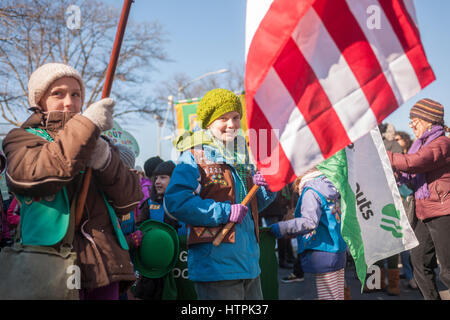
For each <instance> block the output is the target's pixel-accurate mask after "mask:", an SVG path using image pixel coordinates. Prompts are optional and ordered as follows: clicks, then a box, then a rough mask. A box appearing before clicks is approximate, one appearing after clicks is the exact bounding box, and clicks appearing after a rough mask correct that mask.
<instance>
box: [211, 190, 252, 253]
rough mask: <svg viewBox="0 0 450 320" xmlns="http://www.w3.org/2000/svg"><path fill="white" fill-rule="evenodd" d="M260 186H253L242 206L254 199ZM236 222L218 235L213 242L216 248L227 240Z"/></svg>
mask: <svg viewBox="0 0 450 320" xmlns="http://www.w3.org/2000/svg"><path fill="white" fill-rule="evenodd" d="M258 189H259V186H257V185H256V184H255V185H253V187H252V188H251V189H250V192H249V193H247V195H246V196H245V198H244V200H242V202H241V204H242V205H244V206H246V205H247V204H248V203H249V202H250V200H252V199H253V197H254V196H255V195H256V191H258ZM233 225H234V222H228V223H227V224H226V225H225V227H223V229H222V230H220V232H219V233H218V234H217V236H216V238H215V239H214V241H213V245H215V246H216V247H217V246H218V245H219V244H221V243H222V240H223V238H225V236H226V235H227V234H228V232H230V230H231V228H233Z"/></svg>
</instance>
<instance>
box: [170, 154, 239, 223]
mask: <svg viewBox="0 0 450 320" xmlns="http://www.w3.org/2000/svg"><path fill="white" fill-rule="evenodd" d="M200 190H201V185H200V172H199V169H198V165H197V163H196V162H195V160H194V156H193V155H192V153H191V152H189V151H185V152H183V153H182V154H181V156H180V158H179V159H178V165H177V166H176V167H175V169H174V170H173V172H172V176H171V178H170V182H169V185H168V186H167V189H166V192H165V194H164V206H165V210H166V211H167V212H168V213H169V214H170V215H172V216H173V217H175V218H176V219H178V220H180V221H182V222H184V223H186V224H189V225H192V226H206V227H215V226H218V225H219V224H224V223H227V222H228V218H229V215H230V211H231V203H230V202H216V201H214V200H212V199H202V198H201V197H200Z"/></svg>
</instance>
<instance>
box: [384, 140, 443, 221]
mask: <svg viewBox="0 0 450 320" xmlns="http://www.w3.org/2000/svg"><path fill="white" fill-rule="evenodd" d="M387 153H388V156H389V160H390V161H391V164H392V167H393V168H394V170H399V171H403V172H406V173H423V174H425V179H426V181H427V184H428V189H429V190H430V194H431V195H430V198H428V199H416V216H417V218H419V219H420V220H424V219H427V218H433V217H439V216H444V215H448V214H450V139H449V138H448V137H445V136H441V137H439V138H437V139H435V140H433V141H432V142H430V143H429V144H428V145H426V146H424V147H422V148H421V149H419V151H417V152H416V153H414V154H400V153H391V152H389V151H388V152H387Z"/></svg>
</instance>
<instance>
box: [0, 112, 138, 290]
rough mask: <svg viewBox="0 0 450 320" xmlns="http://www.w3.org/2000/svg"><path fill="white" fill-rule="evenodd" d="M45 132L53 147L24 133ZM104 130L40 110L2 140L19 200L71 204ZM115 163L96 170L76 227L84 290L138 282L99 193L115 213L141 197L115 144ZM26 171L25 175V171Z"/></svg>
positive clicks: (12, 186)
mask: <svg viewBox="0 0 450 320" xmlns="http://www.w3.org/2000/svg"><path fill="white" fill-rule="evenodd" d="M26 128H38V129H43V130H45V131H46V132H47V133H48V135H50V136H51V138H52V139H53V140H54V141H53V142H49V141H47V140H45V139H43V138H42V137H40V136H37V135H35V134H33V133H29V132H27V131H25V129H26ZM99 134H100V129H99V128H98V127H97V126H95V125H94V123H93V122H92V121H90V120H89V119H88V118H86V117H84V116H82V115H80V114H74V113H68V112H49V113H46V114H43V113H41V112H40V111H39V110H37V111H36V112H35V113H34V114H32V115H31V116H30V117H29V118H28V119H27V120H26V121H25V123H24V124H23V125H22V127H21V128H18V129H13V130H11V131H10V132H9V133H8V135H7V136H6V138H5V139H4V140H3V148H4V150H5V153H6V156H7V158H8V169H7V172H6V177H7V182H8V186H9V188H10V190H11V191H12V192H14V193H16V194H17V195H23V196H29V197H46V196H51V195H55V194H58V193H59V192H60V191H61V190H62V188H65V189H66V190H67V196H68V199H69V200H70V201H74V200H73V195H74V194H75V189H76V188H77V187H78V185H79V184H80V181H81V180H82V178H83V175H82V174H80V171H81V170H84V168H85V166H86V164H87V162H88V161H89V159H90V157H91V154H92V153H93V151H94V148H95V146H96V142H97V139H98V137H99ZM109 148H111V159H110V161H109V164H108V165H107V166H106V167H105V168H104V170H103V171H100V170H93V173H92V179H91V183H90V185H89V190H88V194H87V199H86V204H85V208H86V209H85V210H84V212H83V216H82V218H81V223H80V225H77V226H76V232H75V237H74V242H73V247H74V250H75V251H76V252H77V255H78V260H77V264H78V266H79V267H80V269H81V287H82V288H84V289H95V288H99V287H103V286H108V285H109V284H111V283H114V282H118V281H129V282H131V281H134V279H135V277H134V272H133V267H132V265H131V262H130V257H129V254H128V251H126V250H124V249H122V248H121V247H120V246H119V243H118V240H117V237H116V234H115V231H114V226H113V224H112V223H111V218H110V216H109V214H108V211H107V205H109V204H107V203H105V202H104V200H103V198H102V195H101V193H100V192H103V194H104V195H105V196H106V198H107V199H108V200H109V202H110V204H111V205H112V207H113V208H114V210H115V212H116V214H118V215H122V214H127V213H129V212H130V211H131V210H132V209H133V208H134V207H135V206H136V205H137V204H138V202H139V200H140V199H141V198H142V192H141V191H140V189H139V177H138V175H137V174H135V173H133V172H131V171H130V170H128V168H126V167H125V166H124V165H123V164H122V162H121V161H120V156H119V152H118V151H117V149H116V148H115V147H114V146H113V145H110V146H109ZM24 168H26V170H24Z"/></svg>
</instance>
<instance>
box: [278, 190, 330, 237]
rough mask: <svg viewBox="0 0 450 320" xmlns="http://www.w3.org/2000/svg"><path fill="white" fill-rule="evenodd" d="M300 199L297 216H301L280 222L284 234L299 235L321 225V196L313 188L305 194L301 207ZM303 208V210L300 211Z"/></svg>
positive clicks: (296, 210) (281, 231)
mask: <svg viewBox="0 0 450 320" xmlns="http://www.w3.org/2000/svg"><path fill="white" fill-rule="evenodd" d="M300 199H301V198H299V199H298V201H299V202H298V203H297V206H296V208H295V213H294V215H295V216H299V215H300V212H301V216H300V217H298V218H294V219H291V220H287V221H281V222H279V223H278V225H279V230H280V233H281V235H282V236H286V235H287V236H299V235H304V234H307V233H309V232H311V231H313V230H314V229H316V228H317V227H318V226H319V221H320V216H321V215H322V206H321V201H320V198H319V196H318V195H317V194H316V193H315V192H314V191H312V190H307V191H306V192H305V194H304V195H303V199H302V203H301V208H300ZM300 209H301V211H300Z"/></svg>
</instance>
